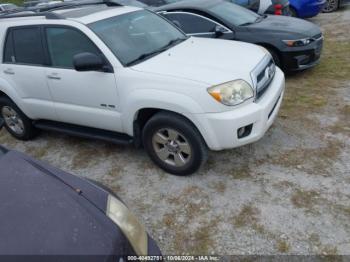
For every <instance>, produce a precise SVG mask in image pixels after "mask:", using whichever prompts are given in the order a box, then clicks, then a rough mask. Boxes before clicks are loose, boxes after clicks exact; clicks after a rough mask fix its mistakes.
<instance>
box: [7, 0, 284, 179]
mask: <svg viewBox="0 0 350 262" xmlns="http://www.w3.org/2000/svg"><path fill="white" fill-rule="evenodd" d="M101 4H103V5H105V1H104V2H101ZM228 4H229V3H228ZM78 6H79V8H76V7H69V8H66V9H63V8H62V9H60V10H58V11H52V12H49V11H47V12H44V13H37V14H34V13H33V14H31V15H30V16H28V15H25V16H27V17H26V19H18V17H20V16H21V14H19V15H10V16H2V18H1V19H0V21H1V22H0V23H1V27H0V38H1V41H0V49H1V54H4V57H3V59H2V61H3V62H2V64H1V65H0V83H1V85H0V115H1V117H2V118H3V119H4V120H5V127H6V129H7V130H8V131H9V132H10V133H11V134H12V135H13V136H14V137H15V138H17V139H21V140H29V139H31V138H33V137H34V136H35V135H36V133H37V132H36V130H37V129H45V130H54V131H60V132H65V133H68V134H72V135H78V136H83V137H88V138H93V139H101V140H105V141H108V142H111V143H119V144H128V145H130V144H134V145H136V146H140V145H141V144H142V145H143V146H144V148H145V149H146V151H147V152H148V154H149V156H150V157H151V159H152V160H153V161H154V162H155V163H156V164H157V165H158V166H160V167H161V168H163V169H164V170H165V171H167V172H169V173H172V174H177V175H187V174H191V173H193V172H195V171H196V170H198V168H199V167H200V166H201V165H202V164H203V163H204V162H205V160H206V159H207V150H208V148H209V149H212V150H223V149H229V148H234V147H238V146H242V145H245V144H249V143H252V142H255V141H257V140H259V139H260V138H261V137H262V136H263V135H264V134H265V132H266V131H267V130H268V128H269V127H270V126H271V125H272V123H273V122H274V119H275V118H276V117H277V113H278V110H279V108H280V105H281V103H282V97H283V94H284V75H283V73H282V71H281V70H280V69H279V68H276V67H275V65H274V62H273V60H272V58H271V55H270V54H269V53H268V52H267V51H266V49H264V48H261V47H258V46H255V45H251V44H247V43H242V42H234V41H224V40H217V39H215V40H214V39H205V38H189V37H187V36H186V35H185V34H184V33H183V32H182V31H180V30H179V29H178V28H176V27H175V26H174V25H173V24H171V23H170V22H168V21H167V20H166V19H164V18H162V17H161V16H159V15H157V14H155V13H153V12H151V11H149V10H146V9H140V8H136V7H125V6H119V5H117V6H115V7H114V8H108V7H109V6H113V4H112V3H109V4H108V5H106V8H100V6H99V5H97V4H96V5H91V4H90V5H77V7H78ZM22 16H23V15H22ZM45 17H46V18H47V19H43V18H45ZM28 79H30V81H28ZM92 157H93V156H92Z"/></svg>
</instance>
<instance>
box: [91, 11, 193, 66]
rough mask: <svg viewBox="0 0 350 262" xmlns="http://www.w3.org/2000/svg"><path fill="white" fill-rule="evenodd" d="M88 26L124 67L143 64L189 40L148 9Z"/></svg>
mask: <svg viewBox="0 0 350 262" xmlns="http://www.w3.org/2000/svg"><path fill="white" fill-rule="evenodd" d="M89 27H90V28H91V30H93V31H94V32H95V33H96V34H97V35H98V36H99V37H100V38H101V39H102V41H103V42H104V43H105V44H106V45H107V46H108V47H109V48H110V49H111V51H112V52H113V53H114V55H115V56H116V57H117V58H118V59H119V61H120V62H121V63H122V64H123V65H125V66H131V65H134V64H137V63H139V62H142V61H144V60H146V59H148V58H150V57H152V56H155V55H157V54H159V53H161V52H163V51H165V50H167V49H169V48H171V47H172V46H174V45H176V44H178V43H180V42H182V41H184V40H185V39H187V37H186V36H185V35H184V34H183V33H182V32H181V31H180V30H178V29H177V28H176V27H175V26H173V25H172V24H170V23H168V22H167V21H165V19H163V18H161V17H159V16H158V15H156V14H153V13H152V12H150V11H147V10H140V11H136V12H131V13H128V14H123V15H119V16H114V17H111V18H107V19H104V20H100V21H97V22H94V23H91V24H89Z"/></svg>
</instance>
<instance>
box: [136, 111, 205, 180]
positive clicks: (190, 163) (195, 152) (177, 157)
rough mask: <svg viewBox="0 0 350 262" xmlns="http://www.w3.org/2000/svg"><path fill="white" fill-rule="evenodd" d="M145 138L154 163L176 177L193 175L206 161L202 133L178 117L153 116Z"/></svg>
mask: <svg viewBox="0 0 350 262" xmlns="http://www.w3.org/2000/svg"><path fill="white" fill-rule="evenodd" d="M142 139H143V144H144V147H145V149H146V151H147V152H148V154H149V156H150V158H151V159H152V160H153V162H154V163H156V164H157V165H158V166H159V167H161V168H162V169H163V170H165V171H166V172H168V173H171V174H174V175H179V176H185V175H190V174H192V173H194V172H196V171H197V170H198V169H199V168H200V167H201V165H202V164H203V163H204V162H205V161H206V159H207V147H206V144H205V142H204V141H203V138H202V136H201V134H199V132H198V131H197V129H196V127H195V126H193V124H192V123H190V122H189V121H188V120H187V119H185V118H183V117H181V116H179V115H177V114H173V113H168V112H160V113H157V114H156V115H154V116H153V117H152V118H151V119H150V120H149V121H148V122H147V123H146V125H145V127H144V129H143V136H142Z"/></svg>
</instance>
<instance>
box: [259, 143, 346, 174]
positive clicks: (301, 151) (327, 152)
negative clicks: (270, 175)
mask: <svg viewBox="0 0 350 262" xmlns="http://www.w3.org/2000/svg"><path fill="white" fill-rule="evenodd" d="M344 146H345V145H344V144H343V143H342V142H339V141H329V142H328V144H327V146H325V147H320V148H311V149H310V148H296V149H292V150H287V151H284V152H283V153H281V154H279V155H277V156H275V157H272V158H271V157H270V158H268V159H266V161H268V162H270V163H272V164H275V165H279V166H283V167H287V168H295V167H298V168H300V169H301V170H303V171H305V172H308V173H310V174H315V175H322V176H329V175H334V170H333V165H334V163H335V160H337V159H338V157H339V155H340V154H341V152H342V150H343V149H344Z"/></svg>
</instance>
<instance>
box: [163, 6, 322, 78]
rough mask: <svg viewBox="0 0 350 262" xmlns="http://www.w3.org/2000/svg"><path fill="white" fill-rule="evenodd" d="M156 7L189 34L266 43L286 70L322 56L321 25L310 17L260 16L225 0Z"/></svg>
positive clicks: (309, 64) (310, 64)
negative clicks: (306, 19) (308, 18)
mask: <svg viewBox="0 0 350 262" xmlns="http://www.w3.org/2000/svg"><path fill="white" fill-rule="evenodd" d="M199 2H200V3H201V4H199ZM156 11H157V12H158V13H159V14H161V15H162V16H163V17H165V18H167V19H168V20H170V21H172V22H173V23H174V24H175V25H177V26H178V27H179V28H181V29H182V30H183V31H184V32H185V33H186V34H188V35H190V36H196V37H207V38H221V39H228V40H239V41H244V42H249V43H253V44H257V45H260V46H263V47H265V48H266V49H267V50H268V51H269V52H270V53H271V55H272V57H273V58H274V61H275V63H276V64H277V65H278V66H280V67H281V68H282V69H284V70H285V71H297V70H304V69H307V68H310V67H313V66H315V65H316V64H317V63H318V62H319V60H320V56H321V51H322V43H323V36H322V33H321V30H320V28H319V27H318V26H316V25H314V24H312V23H310V22H308V21H304V20H301V19H296V18H292V17H286V16H268V15H264V16H261V15H258V14H256V13H253V12H252V11H250V10H247V9H245V8H242V7H240V6H238V5H235V4H232V3H228V2H226V1H222V0H188V1H183V2H178V3H175V4H170V5H165V6H162V7H159V8H157V9H156Z"/></svg>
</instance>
